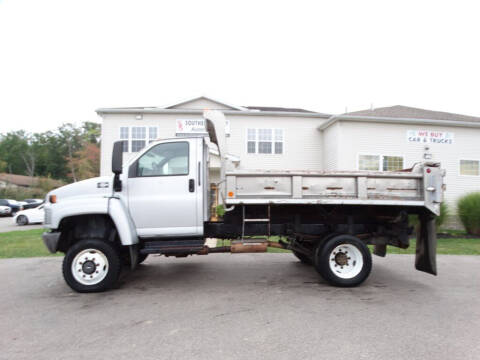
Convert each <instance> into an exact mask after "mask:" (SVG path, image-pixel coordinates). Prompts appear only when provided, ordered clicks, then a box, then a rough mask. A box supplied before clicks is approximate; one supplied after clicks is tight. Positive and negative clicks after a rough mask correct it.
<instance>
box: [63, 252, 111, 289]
mask: <svg viewBox="0 0 480 360" xmlns="http://www.w3.org/2000/svg"><path fill="white" fill-rule="evenodd" d="M107 274H108V260H107V257H106V256H105V254H104V253H103V252H101V251H100V250H97V249H85V250H82V251H81V252H79V253H78V254H77V256H75V258H74V259H73V262H72V275H73V277H74V278H75V280H77V281H78V282H79V283H80V284H83V285H95V284H98V283H99V282H101V281H102V280H103V279H105V277H106V276H107Z"/></svg>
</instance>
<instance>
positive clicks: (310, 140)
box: [101, 114, 326, 175]
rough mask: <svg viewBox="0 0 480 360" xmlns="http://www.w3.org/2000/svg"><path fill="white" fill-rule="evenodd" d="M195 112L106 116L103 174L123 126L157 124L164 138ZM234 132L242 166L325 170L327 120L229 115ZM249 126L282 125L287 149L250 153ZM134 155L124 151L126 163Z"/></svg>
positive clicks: (233, 147)
mask: <svg viewBox="0 0 480 360" xmlns="http://www.w3.org/2000/svg"><path fill="white" fill-rule="evenodd" d="M200 118H202V116H201V115H200V114H198V115H191V114H185V115H182V114H144V115H143V119H142V120H136V119H135V115H134V114H109V115H104V117H103V125H102V153H101V174H102V175H108V174H110V172H111V164H110V163H111V156H112V149H113V142H115V141H118V140H120V127H122V126H129V127H131V126H146V127H148V126H157V127H158V135H159V137H160V138H169V137H174V136H175V123H176V120H177V119H200ZM227 118H228V119H229V120H230V129H231V135H230V137H229V138H228V139H227V151H228V153H229V154H232V155H235V156H237V157H239V158H240V165H239V168H241V169H272V170H284V169H289V170H305V169H311V170H321V169H322V134H321V132H319V131H318V130H317V127H318V126H319V125H320V124H322V123H323V122H324V121H326V120H325V119H318V118H307V117H293V116H286V117H284V116H260V115H259V116H252V115H249V116H248V115H247V116H242V115H228V116H227ZM248 128H278V129H283V130H284V152H283V154H281V155H276V154H247V129H248ZM133 155H134V154H131V153H126V154H124V162H126V161H128V160H129V159H130V158H131V157H132V156H133Z"/></svg>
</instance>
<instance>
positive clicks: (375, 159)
mask: <svg viewBox="0 0 480 360" xmlns="http://www.w3.org/2000/svg"><path fill="white" fill-rule="evenodd" d="M358 170H370V171H379V170H380V155H359V156H358Z"/></svg>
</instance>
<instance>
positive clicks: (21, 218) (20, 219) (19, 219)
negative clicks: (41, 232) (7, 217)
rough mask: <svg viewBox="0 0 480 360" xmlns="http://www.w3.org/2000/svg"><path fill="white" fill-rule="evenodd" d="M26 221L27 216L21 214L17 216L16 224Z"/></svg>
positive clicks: (23, 223) (22, 223)
mask: <svg viewBox="0 0 480 360" xmlns="http://www.w3.org/2000/svg"><path fill="white" fill-rule="evenodd" d="M26 223H27V218H26V217H25V216H23V215H20V216H19V217H18V218H17V224H18V225H25V224H26Z"/></svg>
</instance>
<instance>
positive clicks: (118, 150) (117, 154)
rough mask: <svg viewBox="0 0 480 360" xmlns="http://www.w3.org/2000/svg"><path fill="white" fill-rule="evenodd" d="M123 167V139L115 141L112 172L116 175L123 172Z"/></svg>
mask: <svg viewBox="0 0 480 360" xmlns="http://www.w3.org/2000/svg"><path fill="white" fill-rule="evenodd" d="M122 167H123V141H116V142H115V143H113V153H112V172H113V173H114V174H115V175H117V174H118V175H119V174H121V173H122Z"/></svg>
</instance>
